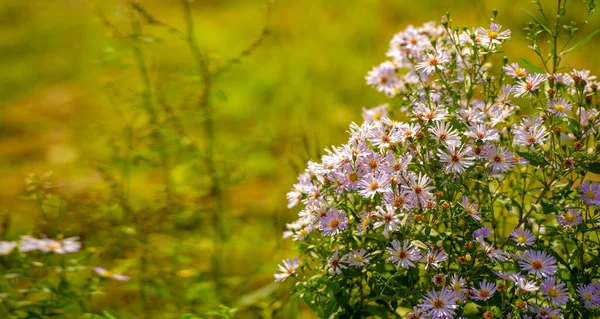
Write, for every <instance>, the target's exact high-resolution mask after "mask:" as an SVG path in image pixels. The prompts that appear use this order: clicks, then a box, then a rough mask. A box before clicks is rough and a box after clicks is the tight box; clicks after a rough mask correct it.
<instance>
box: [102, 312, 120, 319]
mask: <svg viewBox="0 0 600 319" xmlns="http://www.w3.org/2000/svg"><path fill="white" fill-rule="evenodd" d="M102 314H103V315H104V318H106V319H117V317H115V316H113V315H111V314H110V313H109V312H108V311H103V312H102Z"/></svg>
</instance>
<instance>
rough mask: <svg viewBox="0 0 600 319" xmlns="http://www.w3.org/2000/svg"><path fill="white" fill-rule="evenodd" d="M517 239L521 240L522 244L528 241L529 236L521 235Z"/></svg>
mask: <svg viewBox="0 0 600 319" xmlns="http://www.w3.org/2000/svg"><path fill="white" fill-rule="evenodd" d="M517 241H518V242H520V243H521V244H524V243H525V242H527V237H525V236H523V235H521V236H519V237H517Z"/></svg>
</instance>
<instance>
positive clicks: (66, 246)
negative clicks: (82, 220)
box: [0, 236, 81, 255]
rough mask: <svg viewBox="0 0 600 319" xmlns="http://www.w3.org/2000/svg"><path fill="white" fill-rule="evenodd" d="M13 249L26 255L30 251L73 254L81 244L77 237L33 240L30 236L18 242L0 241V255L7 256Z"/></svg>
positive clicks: (23, 237)
mask: <svg viewBox="0 0 600 319" xmlns="http://www.w3.org/2000/svg"><path fill="white" fill-rule="evenodd" d="M14 249H18V250H19V251H20V252H23V253H26V252H31V251H42V252H45V253H55V254H66V253H75V252H78V251H79V249H81V243H80V242H79V238H78V237H69V238H65V239H48V238H41V239H38V238H34V237H31V236H22V237H21V240H20V241H19V242H15V241H0V255H8V254H10V253H11V252H12V251H13V250H14Z"/></svg>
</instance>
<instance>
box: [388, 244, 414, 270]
mask: <svg viewBox="0 0 600 319" xmlns="http://www.w3.org/2000/svg"><path fill="white" fill-rule="evenodd" d="M385 250H386V251H387V252H388V253H389V254H390V255H391V256H390V257H388V258H387V259H386V260H387V261H390V262H392V263H395V264H396V266H397V267H402V268H407V269H410V268H411V267H415V262H417V261H418V260H419V259H421V252H420V251H419V248H417V247H414V246H413V245H412V244H411V243H410V241H409V240H408V239H405V240H404V242H403V243H402V245H401V244H400V242H399V241H397V240H393V241H392V247H387V248H386V249H385Z"/></svg>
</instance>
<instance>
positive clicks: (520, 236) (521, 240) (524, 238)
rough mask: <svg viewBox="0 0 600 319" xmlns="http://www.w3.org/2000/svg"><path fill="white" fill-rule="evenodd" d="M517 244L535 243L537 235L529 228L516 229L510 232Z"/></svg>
mask: <svg viewBox="0 0 600 319" xmlns="http://www.w3.org/2000/svg"><path fill="white" fill-rule="evenodd" d="M510 236H511V237H512V240H514V241H515V242H516V243H517V246H521V247H527V246H531V245H533V244H534V243H535V236H533V233H532V232H530V231H529V230H528V229H515V230H513V231H512V232H511V233H510Z"/></svg>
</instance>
